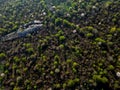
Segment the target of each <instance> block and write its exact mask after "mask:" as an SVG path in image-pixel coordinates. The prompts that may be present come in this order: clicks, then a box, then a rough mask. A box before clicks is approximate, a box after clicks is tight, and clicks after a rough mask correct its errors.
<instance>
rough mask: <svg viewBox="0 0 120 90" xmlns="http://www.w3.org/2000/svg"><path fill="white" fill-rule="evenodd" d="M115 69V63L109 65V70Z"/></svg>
mask: <svg viewBox="0 0 120 90" xmlns="http://www.w3.org/2000/svg"><path fill="white" fill-rule="evenodd" d="M114 69H115V68H114V66H113V65H109V66H108V68H107V70H114Z"/></svg>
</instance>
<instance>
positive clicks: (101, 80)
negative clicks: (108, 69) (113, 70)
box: [93, 75, 108, 84]
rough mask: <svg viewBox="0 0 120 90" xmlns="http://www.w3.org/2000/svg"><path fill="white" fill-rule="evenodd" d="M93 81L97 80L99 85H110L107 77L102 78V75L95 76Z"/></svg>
mask: <svg viewBox="0 0 120 90" xmlns="http://www.w3.org/2000/svg"><path fill="white" fill-rule="evenodd" d="M93 80H95V81H96V82H98V83H103V84H105V83H108V79H107V78H106V77H101V75H93Z"/></svg>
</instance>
